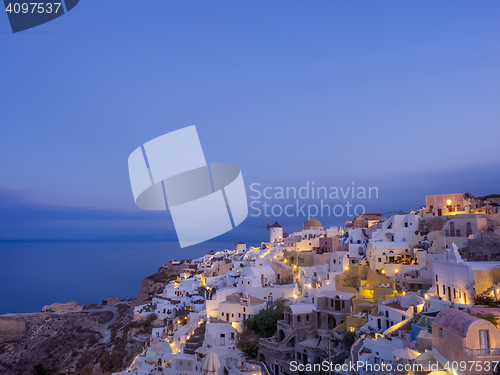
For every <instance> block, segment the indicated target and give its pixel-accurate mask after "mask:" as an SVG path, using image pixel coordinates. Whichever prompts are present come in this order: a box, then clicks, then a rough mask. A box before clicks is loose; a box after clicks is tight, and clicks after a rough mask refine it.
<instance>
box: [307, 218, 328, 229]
mask: <svg viewBox="0 0 500 375" xmlns="http://www.w3.org/2000/svg"><path fill="white" fill-rule="evenodd" d="M302 228H303V229H323V225H321V223H320V221H319V220H318V219H315V218H314V217H312V218H310V219H308V220H306V221H304V225H303V226H302Z"/></svg>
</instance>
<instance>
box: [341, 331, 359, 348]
mask: <svg viewBox="0 0 500 375" xmlns="http://www.w3.org/2000/svg"><path fill="white" fill-rule="evenodd" d="M355 342H356V335H355V334H354V332H346V333H345V335H344V337H342V344H344V346H345V347H346V348H347V349H350V348H351V346H352V345H353V344H354V343H355Z"/></svg>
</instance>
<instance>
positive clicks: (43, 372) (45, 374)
mask: <svg viewBox="0 0 500 375" xmlns="http://www.w3.org/2000/svg"><path fill="white" fill-rule="evenodd" d="M33 374H34V375H49V371H48V370H47V369H46V368H45V367H44V366H43V365H42V364H41V363H37V364H36V365H34V366H33Z"/></svg>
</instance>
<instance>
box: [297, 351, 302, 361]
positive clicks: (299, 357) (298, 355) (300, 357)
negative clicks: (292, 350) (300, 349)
mask: <svg viewBox="0 0 500 375" xmlns="http://www.w3.org/2000/svg"><path fill="white" fill-rule="evenodd" d="M297 359H298V360H299V361H300V360H302V353H297Z"/></svg>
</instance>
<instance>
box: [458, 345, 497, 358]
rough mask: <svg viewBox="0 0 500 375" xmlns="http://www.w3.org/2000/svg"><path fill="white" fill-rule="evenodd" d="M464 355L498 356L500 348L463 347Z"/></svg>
mask: <svg viewBox="0 0 500 375" xmlns="http://www.w3.org/2000/svg"><path fill="white" fill-rule="evenodd" d="M464 351H465V355H467V356H468V357H472V358H474V357H500V348H488V349H471V348H466V347H464Z"/></svg>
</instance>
